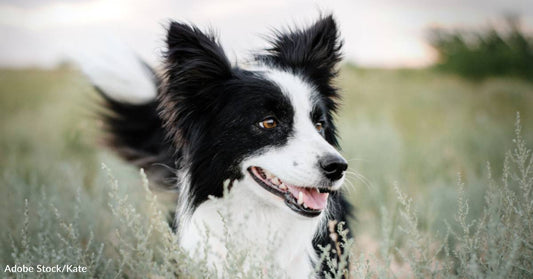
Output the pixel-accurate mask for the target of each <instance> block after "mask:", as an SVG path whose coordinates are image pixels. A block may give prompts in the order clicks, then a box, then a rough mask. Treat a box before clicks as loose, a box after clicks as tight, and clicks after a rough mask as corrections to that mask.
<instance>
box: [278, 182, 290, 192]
mask: <svg viewBox="0 0 533 279" xmlns="http://www.w3.org/2000/svg"><path fill="white" fill-rule="evenodd" d="M279 188H280V189H281V190H287V189H289V188H287V185H285V183H283V182H282V183H281V185H279Z"/></svg>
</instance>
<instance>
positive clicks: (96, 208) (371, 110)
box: [0, 0, 533, 263]
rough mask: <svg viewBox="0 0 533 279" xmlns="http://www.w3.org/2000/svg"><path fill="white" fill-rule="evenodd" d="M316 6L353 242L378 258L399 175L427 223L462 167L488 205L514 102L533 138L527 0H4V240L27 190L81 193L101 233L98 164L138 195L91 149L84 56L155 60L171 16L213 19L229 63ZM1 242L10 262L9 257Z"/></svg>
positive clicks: (447, 200) (124, 173)
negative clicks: (346, 168) (105, 52)
mask: <svg viewBox="0 0 533 279" xmlns="http://www.w3.org/2000/svg"><path fill="white" fill-rule="evenodd" d="M321 13H322V14H324V13H333V14H334V16H335V18H336V19H337V21H338V23H339V26H340V32H341V34H342V37H343V38H344V53H345V60H344V62H343V64H342V65H341V74H340V77H339V78H338V85H339V87H340V88H341V90H342V95H343V97H344V103H343V106H342V109H341V111H340V113H339V115H338V124H339V130H340V136H341V146H342V148H343V153H344V155H345V156H346V158H348V159H349V162H350V171H351V172H354V173H355V174H351V175H350V176H349V178H348V180H349V181H348V182H347V185H346V190H347V193H348V194H349V196H350V199H351V201H352V202H353V204H354V205H355V208H356V210H357V214H356V215H357V219H358V221H357V222H355V223H354V225H353V226H352V229H353V230H354V231H355V235H356V237H357V238H358V239H360V240H361V241H360V242H359V245H358V249H360V251H363V252H369V253H378V251H377V250H378V247H379V239H378V238H377V236H376V235H377V234H378V232H379V230H380V222H381V221H380V218H381V217H382V215H381V214H380V212H381V210H382V209H383V208H387V209H388V210H389V211H390V212H395V208H396V207H397V202H396V198H395V194H394V192H393V191H392V187H393V185H394V184H395V183H396V184H397V185H399V187H400V188H401V189H402V190H403V191H405V192H406V193H407V194H409V195H410V196H411V197H413V199H414V200H415V202H416V207H417V212H418V213H419V215H420V217H419V222H420V227H421V228H423V229H424V230H426V231H429V232H435V233H437V232H439V231H443V230H445V221H447V220H452V219H454V214H455V212H456V205H457V183H456V182H457V179H458V176H460V177H461V178H462V180H463V181H464V182H465V184H466V185H467V186H466V188H465V191H466V195H467V198H468V200H469V201H470V215H469V216H470V217H471V218H475V217H476V216H479V214H480V212H481V209H482V206H483V202H484V200H483V199H484V197H483V194H484V192H485V191H486V186H487V175H488V172H487V164H488V163H489V164H490V166H491V168H492V175H493V176H494V177H497V178H498V177H499V176H500V175H501V170H502V167H503V162H504V155H505V152H506V151H507V150H508V149H510V148H511V147H512V146H513V142H512V138H513V136H514V123H515V119H516V113H517V112H520V115H521V119H522V128H523V129H522V133H523V136H524V138H525V139H527V140H529V142H530V143H531V142H532V140H533V1H530V0H510V1H504V0H468V1H459V0H449V1H437V0H429V1H428V0H407V1H392V0H375V1H348V0H345V1H341V0H339V1H303V0H301V1H298V0H293V1H285V0H271V1H244V0H228V1H206V0H199V1H170V0H168V1H167V0H163V1H141V0H128V1H126V0H71V1H67V0H18V1H9V0H0V38H1V40H2V43H1V44H0V68H1V69H0V172H1V176H0V182H1V185H0V201H1V203H0V209H1V210H0V218H1V220H2V224H3V225H2V226H1V227H2V230H1V233H2V235H1V244H2V245H3V246H4V247H11V243H12V242H11V240H10V237H13V235H14V236H15V237H14V239H15V241H14V243H19V241H21V240H20V239H19V237H18V236H17V232H19V231H20V230H21V227H22V226H24V224H23V223H22V222H21V216H22V215H23V212H24V199H28V200H29V201H30V207H34V206H37V204H38V202H32V201H42V200H46V201H49V202H50V203H53V204H54V206H55V207H57V208H58V209H59V211H60V212H65V214H66V215H67V216H68V215H69V214H72V213H71V212H72V206H73V205H72V204H73V202H71V201H74V200H75V199H76V197H79V196H81V202H80V203H81V204H80V205H81V213H80V214H82V215H83V216H86V217H87V218H81V219H80V220H82V221H81V223H82V224H81V225H82V227H83V228H85V227H91V228H92V230H94V231H95V232H96V233H100V234H99V235H100V238H99V240H100V241H102V242H106V241H107V234H106V232H108V231H109V229H110V228H112V227H113V223H112V222H113V221H112V220H111V219H109V218H108V217H107V216H108V215H109V212H108V211H109V210H108V209H106V205H107V201H106V198H107V195H106V192H107V190H106V189H107V188H106V187H105V185H103V184H105V182H104V181H105V179H104V178H103V176H104V174H103V173H102V171H101V170H100V164H101V163H105V164H106V165H108V166H109V167H110V168H111V170H112V171H113V173H114V175H115V176H116V177H117V178H118V180H119V181H121V188H120V189H122V190H121V191H122V192H123V193H126V192H127V193H129V195H130V198H131V199H132V200H133V201H135V200H136V199H139V200H142V199H143V195H142V189H141V187H140V179H139V176H138V175H137V174H136V173H137V170H135V169H133V168H132V167H129V166H127V165H125V164H124V163H122V162H121V161H120V160H118V159H117V158H115V157H114V155H113V154H110V152H108V151H107V150H105V149H103V148H102V147H100V146H99V144H98V142H99V138H100V136H101V131H100V125H99V122H98V120H97V119H96V117H95V111H97V109H98V101H99V96H97V94H96V92H94V90H93V89H92V88H91V86H90V84H89V83H88V81H87V79H86V78H84V77H83V76H82V75H81V74H80V72H79V70H78V68H77V67H76V65H75V63H73V61H74V60H75V57H76V56H77V55H80V54H81V53H84V52H87V51H91V50H93V49H99V50H101V49H102V44H105V42H106V41H108V40H120V41H123V42H125V43H126V44H127V45H129V46H130V47H131V48H133V49H134V50H135V51H136V52H138V53H139V55H140V56H141V57H142V58H143V59H145V60H146V61H148V63H149V64H151V65H153V66H155V67H157V66H158V65H159V63H160V62H161V53H162V51H163V50H164V36H165V27H166V25H167V23H168V22H169V20H170V19H175V20H181V21H187V22H191V23H194V24H196V25H198V26H200V27H201V29H203V30H207V29H209V28H212V29H213V30H215V31H216V32H217V33H218V35H219V38H220V41H221V43H222V45H223V47H224V48H225V50H226V52H227V53H228V54H229V56H230V57H231V59H232V60H233V61H236V60H238V59H242V58H247V57H249V53H250V50H254V49H260V48H261V47H263V46H264V42H265V40H264V35H265V34H269V33H270V32H271V31H272V29H275V28H284V27H287V26H294V25H297V26H305V25H306V24H310V23H312V22H313V20H315V19H316V18H317V17H318V16H319V15H320V14H321ZM137 192H138V193H140V194H138V195H137V194H136V193H137ZM76 193H78V194H76ZM162 196H164V194H163V195H162ZM44 197H46V199H44ZM163 199H164V198H163ZM41 206H42V205H41ZM45 208H48V207H46V206H45ZM48 209H49V208H48ZM37 211H39V210H37ZM30 212H31V210H30ZM41 212H42V211H41ZM69 212H70V213H69ZM51 215H53V214H52V213H51ZM50 218H51V219H50V220H55V219H54V218H52V217H50ZM53 223H54V222H53V221H51V224H53ZM4 224H7V225H4ZM49 226H51V227H53V225H49ZM29 228H30V231H32V230H33V231H34V232H35V233H36V234H37V232H38V231H40V230H41V231H42V227H39V225H35V226H34V225H31V224H30V225H29ZM87 231H88V230H87ZM81 234H87V232H84V231H83V230H82V233H81ZM97 235H98V234H97ZM395 241H397V242H400V244H401V239H396V240H395ZM15 246H17V245H15ZM0 250H2V252H1V253H2V254H1V259H0V261H1V262H2V263H10V262H12V261H13V259H12V257H11V250H10V249H0Z"/></svg>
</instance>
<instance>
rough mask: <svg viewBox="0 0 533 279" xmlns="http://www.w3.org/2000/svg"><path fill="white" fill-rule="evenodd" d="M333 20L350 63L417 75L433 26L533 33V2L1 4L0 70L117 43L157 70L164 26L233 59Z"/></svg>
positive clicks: (428, 52) (427, 59) (76, 0)
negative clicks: (501, 27) (192, 33)
mask: <svg viewBox="0 0 533 279" xmlns="http://www.w3.org/2000/svg"><path fill="white" fill-rule="evenodd" d="M327 13H332V14H333V15H334V17H335V18H336V20H337V22H338V24H339V28H340V32H341V35H342V38H343V39H344V54H345V58H346V60H347V61H349V62H353V63H356V64H357V65H361V66H367V67H387V68H397V67H415V68H416V67H423V66H427V65H429V64H431V63H433V62H434V61H435V60H436V59H437V57H436V54H435V51H434V50H433V49H432V48H431V47H430V46H429V45H428V43H427V40H426V38H427V30H428V28H430V27H446V28H480V27H482V26H485V25H487V24H493V25H498V24H499V23H501V21H502V17H503V15H505V14H517V15H520V17H521V19H522V23H523V26H524V28H525V29H526V30H528V31H531V30H533V28H532V27H533V0H507V1H506V0H331V1H312V0H268V1H267V0H263V1H252V0H248V1H246V0H218V1H217V0H196V1H192V0H189V1H182V0H161V1H148V0H0V40H1V43H0V67H19V68H20V67H45V68H51V67H54V66H55V65H57V64H58V63H60V62H62V61H65V60H68V59H72V58H75V57H76V56H77V55H79V54H80V53H83V52H87V51H92V50H97V49H99V50H100V51H101V50H102V49H104V50H105V46H106V45H107V44H108V42H110V41H113V42H117V41H119V42H121V43H124V44H125V45H127V46H128V47H130V48H132V49H133V50H134V51H135V52H137V53H138V54H139V55H140V56H141V57H142V58H143V59H145V60H146V61H148V63H149V64H152V65H157V64H159V63H160V62H161V53H162V52H163V51H164V37H165V28H166V26H167V25H168V22H169V21H170V20H178V21H183V22H188V23H192V24H195V25H197V26H199V27H200V28H201V29H202V30H214V31H215V32H216V34H218V37H219V39H220V42H221V44H222V46H223V47H224V49H225V50H226V52H227V54H228V56H229V57H230V59H232V60H234V61H236V60H238V59H240V58H247V57H249V54H250V52H251V51H253V50H254V49H255V50H257V49H261V48H264V47H265V46H266V45H265V35H268V34H270V33H271V32H272V30H273V29H284V28H287V27H291V26H306V25H309V24H311V23H313V20H316V19H317V18H318V17H319V15H320V14H327Z"/></svg>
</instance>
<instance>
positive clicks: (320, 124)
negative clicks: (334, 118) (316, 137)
mask: <svg viewBox="0 0 533 279" xmlns="http://www.w3.org/2000/svg"><path fill="white" fill-rule="evenodd" d="M315 129H316V130H317V131H318V132H319V133H320V132H322V130H323V129H324V125H323V124H322V122H317V123H315Z"/></svg>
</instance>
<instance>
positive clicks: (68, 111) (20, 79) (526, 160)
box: [0, 66, 533, 278]
mask: <svg viewBox="0 0 533 279" xmlns="http://www.w3.org/2000/svg"><path fill="white" fill-rule="evenodd" d="M339 82H340V87H341V88H344V90H345V92H344V96H345V98H344V107H343V110H342V112H341V114H340V115H339V122H338V123H339V126H340V127H339V128H340V129H339V130H340V131H341V137H342V140H343V141H342V146H343V148H344V150H343V152H344V154H345V156H346V157H347V158H348V159H349V162H350V175H349V179H348V180H349V181H348V182H347V185H346V191H347V193H349V194H350V197H351V200H352V202H353V203H354V205H355V206H356V208H357V214H356V215H357V217H358V220H357V221H356V222H355V223H354V226H352V227H351V228H350V229H351V230H352V231H353V232H354V234H355V236H356V238H355V239H354V240H350V239H345V238H342V237H341V239H342V241H341V245H346V247H351V249H347V251H348V254H347V255H346V256H350V257H351V259H352V262H353V264H352V266H350V267H348V266H346V265H345V263H344V262H334V261H331V260H329V263H328V264H329V265H331V266H334V267H336V272H335V273H334V274H328V275H327V278H339V276H340V275H341V274H343V273H344V272H348V271H349V273H350V274H351V275H352V277H354V278H412V277H416V278H428V277H436V278H472V277H476V278H502V277H510V278H526V277H531V276H532V273H533V266H532V264H531V263H532V262H533V249H532V247H533V231H532V230H533V217H532V216H533V202H532V201H533V191H532V187H533V159H532V154H531V149H530V148H528V144H527V143H528V142H529V143H531V142H532V140H533V127H532V126H531V123H533V114H532V112H531V109H530V108H531V107H533V85H532V84H530V83H527V82H526V81H523V80H514V79H503V78H492V79H487V80H484V81H482V82H478V83H471V82H468V81H465V80H462V79H460V78H457V77H455V76H450V75H445V74H441V73H435V72H431V71H425V70H421V71H401V70H400V71H385V70H364V69H356V68H353V67H350V66H346V67H345V68H343V71H342V75H341V78H340V80H339ZM97 102H98V99H97V96H96V94H95V93H94V92H93V91H92V89H91V88H90V86H89V85H88V83H87V82H86V81H85V79H83V78H82V77H81V76H80V75H79V73H78V72H76V71H73V70H69V69H60V70H55V71H40V70H21V71H12V70H9V71H8V70H3V71H0V116H1V117H0V134H1V135H2V136H1V137H0V150H1V156H0V168H1V171H0V185H1V187H0V206H1V207H0V209H1V210H0V218H1V221H2V224H3V226H2V230H1V231H0V247H2V249H0V263H1V264H2V268H4V267H5V265H7V264H10V265H13V264H19V265H22V264H26V265H28V264H44V265H56V264H59V265H62V264H75V265H77V264H80V265H83V266H87V267H88V270H89V272H87V273H84V274H61V276H64V277H75V278H78V277H87V278H94V277H98V278H111V277H113V278H115V277H133V278H168V277H173V276H174V275H176V274H179V275H180V276H181V277H180V278H203V277H206V276H209V274H211V277H213V276H214V273H215V271H213V270H209V269H207V268H206V264H205V259H202V257H190V256H189V255H187V254H185V253H183V252H182V251H181V250H180V249H177V247H176V239H175V235H174V234H173V233H172V231H171V230H170V229H169V227H168V226H167V225H166V224H167V223H166V219H167V216H166V212H167V211H166V207H165V205H166V204H167V203H168V204H172V203H173V197H172V195H171V194H170V193H164V192H162V193H161V192H156V193H155V194H156V195H153V194H152V192H150V191H149V190H148V189H149V188H148V184H149V183H148V181H147V180H146V178H145V177H144V175H143V173H142V172H141V175H140V176H139V174H138V170H135V169H133V168H132V167H130V166H127V165H125V164H123V163H122V162H120V161H118V160H117V159H116V158H115V157H114V156H112V155H110V154H108V152H106V151H105V150H102V149H101V148H100V147H98V145H97V144H96V142H97V139H98V138H99V123H98V121H97V120H96V119H95V118H94V117H93V115H92V112H94V110H95V109H96V108H97V107H96V104H97ZM528 108H529V109H528ZM516 111H521V114H520V118H519V120H521V123H522V125H520V123H519V122H518V121H517V125H516V126H515V129H513V127H512V123H513V122H515V120H516V118H515V115H516ZM513 134H514V140H513V141H511V138H512V135H513ZM505 150H510V151H509V152H507V153H505ZM487 162H488V163H489V164H488V165H487ZM101 163H104V164H105V165H106V166H107V167H104V168H102V167H101ZM362 175H364V177H363V176H362ZM345 229H346V228H344V227H342V226H341V227H338V228H337V231H338V234H339V235H340V236H342V235H343V234H344V233H345ZM227 245H230V246H231V247H233V249H232V251H235V253H234V254H233V255H232V257H230V258H228V260H227V264H226V267H225V270H224V271H217V272H223V273H222V274H225V275H226V276H227V277H238V278H260V277H263V278H280V277H282V275H280V274H275V273H274V272H273V270H275V267H274V266H271V265H272V261H260V260H257V259H253V251H243V250H242V249H239V245H237V244H235V243H227ZM323 249H324V250H328V249H332V247H323ZM197 255H198V254H197ZM247 258H252V260H251V262H250V261H249V260H246V259H247ZM323 260H324V261H328V259H327V258H326V257H324V258H323ZM265 270H267V271H268V270H270V271H272V272H270V273H269V272H265ZM218 274H221V273H218ZM56 275H57V274H43V273H40V274H39V273H33V274H28V273H26V274H21V273H13V274H8V275H7V276H10V277H14V278H26V277H54V276H56ZM80 275H81V276H80Z"/></svg>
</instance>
